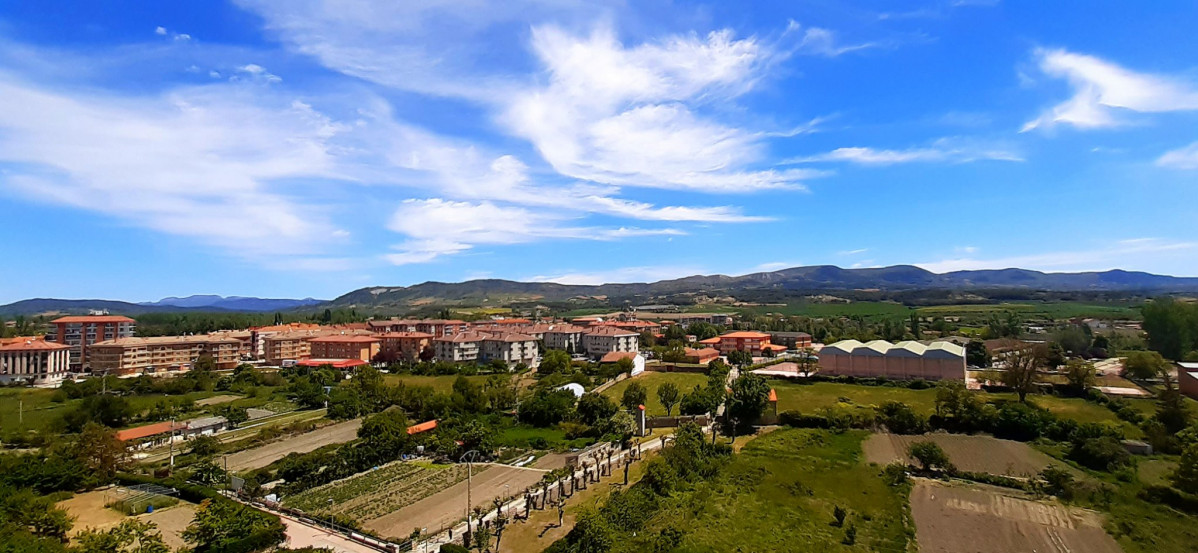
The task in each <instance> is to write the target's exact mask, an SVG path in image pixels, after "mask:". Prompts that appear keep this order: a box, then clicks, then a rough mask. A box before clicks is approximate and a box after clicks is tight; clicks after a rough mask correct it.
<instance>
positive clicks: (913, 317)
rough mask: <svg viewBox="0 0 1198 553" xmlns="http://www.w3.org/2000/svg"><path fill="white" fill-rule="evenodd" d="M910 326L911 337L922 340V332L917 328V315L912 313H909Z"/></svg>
mask: <svg viewBox="0 0 1198 553" xmlns="http://www.w3.org/2000/svg"><path fill="white" fill-rule="evenodd" d="M910 325H911V335H912V336H914V337H915V339H916V340H922V339H923V331H922V330H920V328H919V315H918V314H916V313H915V312H914V311H912V312H911V319H910Z"/></svg>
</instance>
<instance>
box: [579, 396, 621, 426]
mask: <svg viewBox="0 0 1198 553" xmlns="http://www.w3.org/2000/svg"><path fill="white" fill-rule="evenodd" d="M619 410H620V408H619V407H618V406H617V405H616V404H615V402H613V401H612V400H611V399H608V397H607V396H605V395H603V394H597V393H595V392H591V393H588V394H583V396H582V397H581V398H578V420H580V421H582V423H583V424H586V425H588V426H595V425H597V424H599V423H600V422H601V421H605V420H607V419H610V418H611V417H612V415H615V414H616V412H617V411H619Z"/></svg>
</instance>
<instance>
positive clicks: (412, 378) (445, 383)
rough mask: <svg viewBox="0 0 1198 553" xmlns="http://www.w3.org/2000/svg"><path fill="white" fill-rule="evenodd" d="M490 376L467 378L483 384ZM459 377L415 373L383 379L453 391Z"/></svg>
mask: <svg viewBox="0 0 1198 553" xmlns="http://www.w3.org/2000/svg"><path fill="white" fill-rule="evenodd" d="M488 377H490V375H476V376H467V377H466V380H469V381H471V382H473V383H475V384H478V385H482V384H483V383H484V382H486V381H487V378H488ZM457 379H458V375H455V374H451V375H444V376H420V375H415V374H386V375H383V381H384V382H386V383H387V384H392V385H394V384H396V383H399V382H403V383H404V384H405V385H408V386H430V387H432V389H433V390H434V391H436V392H439V393H449V392H451V391H453V381H454V380H457Z"/></svg>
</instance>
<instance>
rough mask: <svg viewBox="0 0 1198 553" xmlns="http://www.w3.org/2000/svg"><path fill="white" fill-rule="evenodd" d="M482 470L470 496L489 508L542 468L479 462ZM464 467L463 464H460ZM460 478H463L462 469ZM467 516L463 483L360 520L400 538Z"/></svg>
mask: <svg viewBox="0 0 1198 553" xmlns="http://www.w3.org/2000/svg"><path fill="white" fill-rule="evenodd" d="M484 466H485V467H486V469H485V470H483V471H482V472H481V473H480V472H475V473H474V477H473V479H472V480H473V483H472V490H471V496H472V499H473V500H474V501H473V504H474V506H476V507H477V506H482V507H484V508H490V507H491V506H492V503H491V500H492V499H494V498H497V497H507V496H508V495H519V494H522V493H524V489H525V488H527V487H529V486H531V485H533V484H536V483H537V482H540V481H541V478H542V477H543V476H544V474H545V471H541V470H535V469H527V468H516V467H510V466H506V465H482V466H476V467H475V471H477V470H479V468H482V467H484ZM461 468H462V469H464V468H465V467H461ZM462 477H463V478H464V477H465V474H464V472H463V474H462ZM465 518H466V482H465V480H459V481H458V483H457V484H454V485H452V486H449V487H445V488H443V489H441V491H438V492H436V493H433V494H431V495H428V496H427V497H424V498H423V499H420V500H419V501H415V502H413V503H411V504H409V505H408V506H406V507H403V508H401V509H399V510H395V511H393V512H390V513H388V514H385V515H383V516H380V517H378V518H374V519H371V520H364V521H362V526H363V528H366V529H367V530H373V531H374V532H377V533H378V534H379V535H382V536H393V537H403V536H407V535H408V534H410V533H411V532H412V530H413V529H415V528H427V529H428V531H429V532H433V531H435V530H436V529H439V528H442V527H445V526H449V525H450V524H453V523H454V522H457V521H459V520H463V519H465Z"/></svg>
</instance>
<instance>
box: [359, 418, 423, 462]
mask: <svg viewBox="0 0 1198 553" xmlns="http://www.w3.org/2000/svg"><path fill="white" fill-rule="evenodd" d="M358 437H359V438H360V439H361V440H362V444H363V445H365V446H366V447H367V448H369V449H370V450H371V451H372V452H373V453H374V454H375V455H377V456H378V457H379V458H380V460H383V461H391V460H394V459H396V458H398V457H399V456H400V454H402V453H403V452H404V451H406V450H407V448H408V445H409V444H410V443H411V441H412V438H411V436H409V435H408V417H407V416H406V415H404V412H403V410H402V409H399V408H395V407H393V408H391V409H387V410H386V411H383V412H382V413H378V414H375V415H371V416H369V417H366V418H365V419H364V420H363V421H362V426H361V427H360V428H358Z"/></svg>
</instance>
